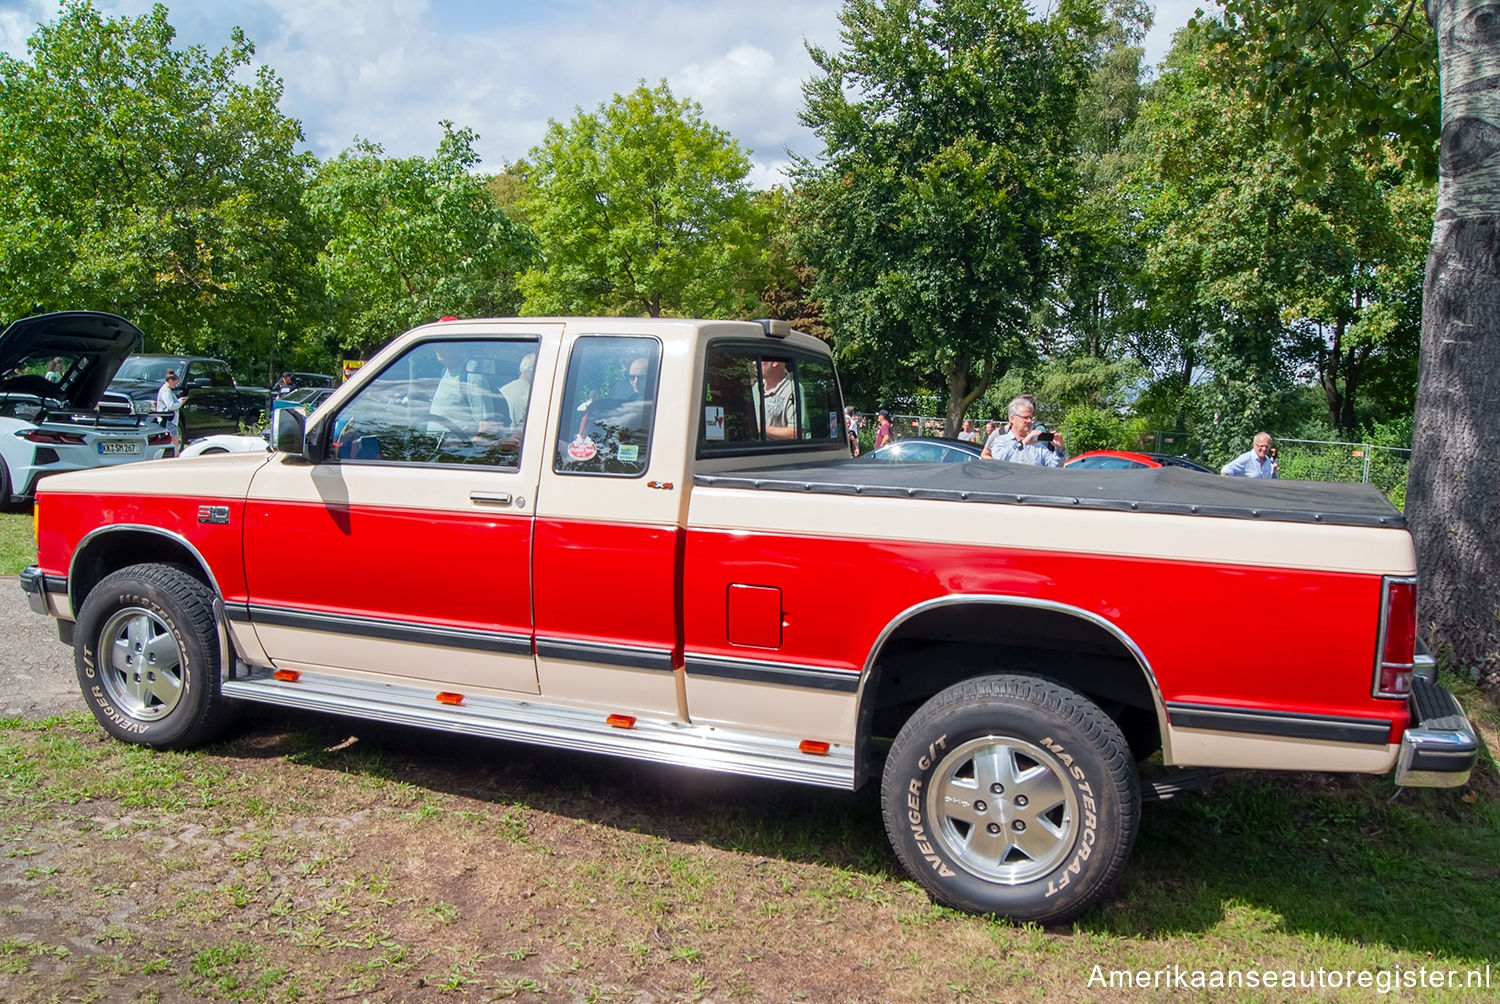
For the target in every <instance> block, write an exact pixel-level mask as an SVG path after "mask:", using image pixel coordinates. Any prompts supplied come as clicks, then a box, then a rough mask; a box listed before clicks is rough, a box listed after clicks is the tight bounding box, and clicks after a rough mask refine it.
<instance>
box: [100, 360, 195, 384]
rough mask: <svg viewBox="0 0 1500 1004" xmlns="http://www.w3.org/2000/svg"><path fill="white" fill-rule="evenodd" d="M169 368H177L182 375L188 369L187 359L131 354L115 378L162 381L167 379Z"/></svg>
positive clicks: (178, 373) (179, 374) (152, 381)
mask: <svg viewBox="0 0 1500 1004" xmlns="http://www.w3.org/2000/svg"><path fill="white" fill-rule="evenodd" d="M169 369H170V370H176V371H177V375H178V376H181V375H182V374H183V372H184V371H185V370H186V369H187V360H186V359H173V358H170V357H163V356H131V357H130V358H129V359H127V360H125V362H124V363H123V364H122V365H121V366H120V372H118V373H116V374H115V379H116V380H146V381H149V382H151V383H161V382H162V381H164V380H166V378H167V370H169Z"/></svg>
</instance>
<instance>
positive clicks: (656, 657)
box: [536, 638, 672, 672]
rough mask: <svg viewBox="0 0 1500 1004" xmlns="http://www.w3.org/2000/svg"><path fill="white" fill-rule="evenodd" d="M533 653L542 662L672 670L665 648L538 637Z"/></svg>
mask: <svg viewBox="0 0 1500 1004" xmlns="http://www.w3.org/2000/svg"><path fill="white" fill-rule="evenodd" d="M536 654H537V655H538V656H540V657H541V658H543V659H561V660H564V661H567V662H594V663H599V664H601V665H605V666H625V667H629V668H631V669H659V670H665V671H667V672H671V671H672V653H671V651H669V650H668V649H664V648H663V649H657V648H640V647H634V646H626V645H611V644H608V643H607V642H596V641H574V640H572V639H565V638H537V640H536Z"/></svg>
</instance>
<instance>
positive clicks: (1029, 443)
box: [979, 394, 1063, 467]
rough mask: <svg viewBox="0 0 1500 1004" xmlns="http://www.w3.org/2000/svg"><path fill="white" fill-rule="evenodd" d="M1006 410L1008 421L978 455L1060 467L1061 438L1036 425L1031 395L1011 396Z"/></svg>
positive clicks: (1040, 465)
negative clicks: (1002, 429) (1003, 429)
mask: <svg viewBox="0 0 1500 1004" xmlns="http://www.w3.org/2000/svg"><path fill="white" fill-rule="evenodd" d="M1006 411H1007V412H1008V413H1009V414H1010V425H1009V426H1008V427H1007V428H1006V429H1005V431H1003V432H996V433H994V434H993V435H992V436H990V438H989V440H988V441H987V442H986V443H985V444H984V450H983V451H982V452H981V453H980V454H979V455H980V456H981V457H988V458H991V459H994V460H1009V461H1010V462H1011V463H1015V464H1035V465H1036V466H1037V467H1061V466H1062V462H1063V453H1062V441H1061V438H1060V437H1059V436H1058V435H1056V434H1054V433H1050V432H1046V431H1044V430H1042V429H1039V428H1037V427H1036V404H1035V402H1034V401H1033V400H1032V398H1031V396H1030V395H1029V394H1022V395H1020V396H1018V397H1013V398H1011V401H1010V405H1009V406H1008V407H1007V408H1006Z"/></svg>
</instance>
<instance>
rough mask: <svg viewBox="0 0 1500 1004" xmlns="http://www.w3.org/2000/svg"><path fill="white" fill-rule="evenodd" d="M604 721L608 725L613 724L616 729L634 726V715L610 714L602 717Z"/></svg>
mask: <svg viewBox="0 0 1500 1004" xmlns="http://www.w3.org/2000/svg"><path fill="white" fill-rule="evenodd" d="M604 721H605V722H606V723H607V724H609V725H613V726H614V727H615V728H617V729H633V728H635V716H634V715H610V716H609V717H608V718H606V719H604Z"/></svg>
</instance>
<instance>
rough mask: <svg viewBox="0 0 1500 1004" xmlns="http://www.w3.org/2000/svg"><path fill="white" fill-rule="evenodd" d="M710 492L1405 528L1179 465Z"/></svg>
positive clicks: (1317, 487)
mask: <svg viewBox="0 0 1500 1004" xmlns="http://www.w3.org/2000/svg"><path fill="white" fill-rule="evenodd" d="M693 483H694V484H697V485H702V486H705V487H713V488H749V489H756V490H759V491H776V492H816V493H821V494H832V495H871V496H875V497H877V498H918V499H945V500H950V501H955V502H976V503H982V504H990V505H1028V506H1038V505H1039V506H1053V507H1058V508H1064V509H1107V510H1110V511H1114V512H1154V513H1168V514H1171V515H1174V516H1215V517H1220V518H1229V519H1260V520H1272V521H1277V522H1287V523H1326V524H1330V525H1335V526H1376V527H1389V528H1393V529H1402V528H1404V527H1405V526H1406V520H1405V518H1404V517H1403V516H1402V515H1401V513H1400V511H1398V510H1397V509H1396V507H1395V506H1393V505H1391V503H1390V502H1389V501H1388V500H1387V499H1386V497H1385V496H1384V495H1382V494H1381V493H1380V490H1379V489H1378V488H1376V487H1375V486H1373V485H1357V484H1335V483H1330V482H1324V481H1280V480H1276V481H1273V480H1261V479H1258V478H1226V477H1220V476H1218V475H1216V474H1202V473H1199V472H1198V471H1190V470H1187V469H1185V468H1181V467H1157V468H1152V469H1147V470H1136V471H1107V470H1106V471H1101V470H1076V469H1075V470H1065V469H1057V468H1046V467H1032V466H1029V465H1027V464H1012V463H1007V462H1005V461H1000V460H973V461H970V462H968V463H951V464H907V463H880V462H869V461H863V462H862V461H859V460H834V461H825V462H822V463H815V464H807V465H802V466H796V467H761V468H746V469H745V470H740V471H730V472H725V473H720V474H699V475H696V476H695V477H694V479H693Z"/></svg>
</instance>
